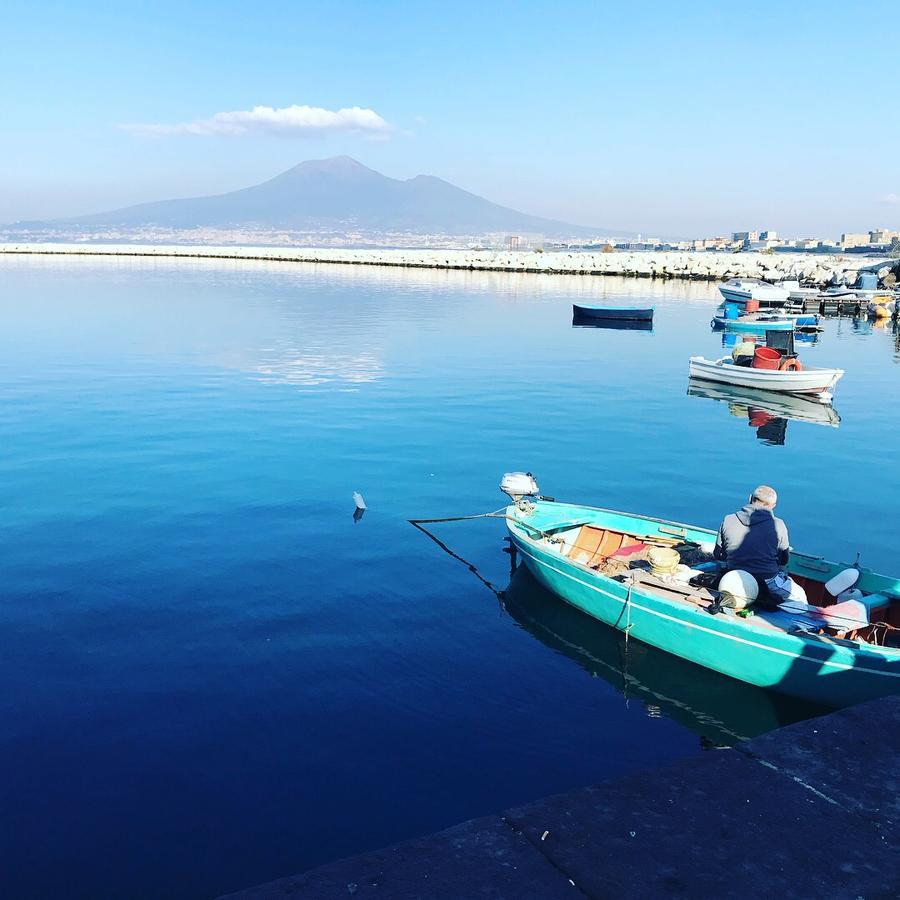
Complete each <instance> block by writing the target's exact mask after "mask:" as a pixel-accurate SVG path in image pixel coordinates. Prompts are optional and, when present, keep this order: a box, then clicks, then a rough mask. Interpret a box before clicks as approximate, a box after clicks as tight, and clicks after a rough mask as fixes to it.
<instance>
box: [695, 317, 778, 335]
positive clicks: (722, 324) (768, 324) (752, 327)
mask: <svg viewBox="0 0 900 900" xmlns="http://www.w3.org/2000/svg"><path fill="white" fill-rule="evenodd" d="M711 324H712V327H713V328H724V329H725V330H726V331H740V332H754V333H756V334H762V333H763V332H766V331H793V330H794V325H795V323H794V320H793V319H755V320H753V321H741V320H740V319H726V318H725V316H716V317H715V318H714V319H713V320H712V322H711Z"/></svg>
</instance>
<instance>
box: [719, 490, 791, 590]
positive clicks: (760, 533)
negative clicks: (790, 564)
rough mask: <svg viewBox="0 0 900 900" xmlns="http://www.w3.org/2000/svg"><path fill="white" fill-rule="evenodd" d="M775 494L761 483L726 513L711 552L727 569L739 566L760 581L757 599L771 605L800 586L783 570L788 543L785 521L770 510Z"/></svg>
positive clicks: (772, 506)
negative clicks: (740, 505)
mask: <svg viewBox="0 0 900 900" xmlns="http://www.w3.org/2000/svg"><path fill="white" fill-rule="evenodd" d="M777 500H778V495H777V494H776V493H775V491H774V490H773V489H772V488H770V487H769V486H768V485H765V484H761V485H760V486H759V487H758V488H757V489H756V490H755V491H754V492H753V493H752V494H751V495H750V501H749V502H748V503H747V505H746V506H744V507H743V508H742V509H739V510H738V511H737V512H736V513H732V514H731V515H729V516H725V518H724V519H723V520H722V524H721V526H720V527H719V534H718V536H717V537H716V546H715V550H714V556H715V558H716V559H720V560H725V565H726V567H727V569H728V571H733V570H734V569H742V570H743V571H745V572H749V573H750V574H751V575H752V576H753V577H754V578H755V579H756V581H757V583H758V584H759V597H758V598H757V603H759V604H760V605H761V606H764V607H765V606H769V607H774V606H777V605H778V604H779V603H783V602H784V601H785V600H788V599H791V598H792V597H794V596H797V594H798V592H799V590H800V589H799V586H798V585H795V584H794V582H793V581H791V579H790V577H789V576H788V575H786V574H785V573H784V572H782V570H781V567H782V566H783V565H785V564H786V563H787V561H788V555H789V551H790V544H789V543H788V533H787V528H786V527H785V524H784V522H782V521H781V519H779V518H777V517H776V516H775V515H774V514H773V513H772V510H773V509H775V503H776V502H777Z"/></svg>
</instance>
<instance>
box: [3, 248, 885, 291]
mask: <svg viewBox="0 0 900 900" xmlns="http://www.w3.org/2000/svg"><path fill="white" fill-rule="evenodd" d="M0 254H29V255H51V256H56V255H78V256H159V257H184V258H189V259H246V260H264V261H267V262H303V263H324V264H343V265H359V266H396V267H401V268H416V269H463V270H471V271H485V272H527V273H534V274H542V273H546V274H554V275H620V276H626V277H637V278H685V279H693V280H697V281H724V280H726V279H728V278H736V277H740V278H764V279H766V280H767V281H776V280H780V279H785V278H790V279H798V280H799V281H803V282H811V283H815V284H821V285H824V284H826V283H827V282H829V281H831V280H832V279H833V278H834V277H835V276H837V277H838V278H839V279H842V280H844V281H847V282H850V281H852V280H853V279H855V277H856V274H857V272H858V271H859V270H860V269H861V268H868V269H871V268H875V269H876V270H877V271H878V272H879V277H884V275H885V274H886V273H887V271H888V268H889V267H891V266H893V265H894V262H895V261H893V260H887V259H881V260H879V259H873V258H872V257H863V256H837V255H824V254H823V255H819V254H801V253H779V254H765V253H689V252H674V251H666V252H660V253H654V252H646V251H644V252H634V253H631V252H615V253H583V252H567V251H564V252H553V253H537V252H515V253H513V252H509V251H487V250H373V249H365V250H334V249H317V248H312V247H296V248H294V247H228V246H222V247H208V246H196V245H194V246H191V245H178V244H169V245H160V244H24V243H20V244H0Z"/></svg>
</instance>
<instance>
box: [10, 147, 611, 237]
mask: <svg viewBox="0 0 900 900" xmlns="http://www.w3.org/2000/svg"><path fill="white" fill-rule="evenodd" d="M16 224H17V225H19V226H29V227H34V226H38V225H41V226H46V225H54V226H57V227H60V226H62V227H67V228H73V229H74V228H97V227H122V228H137V227H141V226H158V227H166V228H185V229H187V228H199V227H211V228H228V227H236V226H241V225H255V226H265V227H272V228H290V229H306V230H315V229H328V228H333V229H348V228H350V229H360V230H367V231H381V232H411V233H420V234H438V233H444V234H484V233H488V232H497V231H509V232H514V233H516V232H522V233H538V234H543V235H547V236H559V237H589V236H592V235H596V234H598V233H601V231H602V233H604V234H609V233H618V234H622V235H625V234H627V232H615V231H610V230H608V229H607V230H601V229H596V228H588V227H585V226H579V225H571V224H568V223H565V222H558V221H555V220H552V219H545V218H542V217H540V216H532V215H529V214H527V213H522V212H518V211H517V210H514V209H509V208H508V207H505V206H500V205H498V204H496V203H492V202H491V201H489V200H486V199H484V198H483V197H479V196H477V195H476V194H472V193H470V192H469V191H465V190H463V189H462V188H458V187H456V186H455V185H452V184H450V183H449V182H447V181H444V180H442V179H440V178H436V177H435V176H432V175H417V176H415V177H414V178H410V179H407V180H399V179H395V178H389V177H388V176H386V175H382V174H381V173H380V172H376V171H375V170H373V169H370V168H368V167H367V166H364V165H362V164H361V163H359V162H357V161H356V160H354V159H351V158H350V157H348V156H338V157H333V158H331V159H324V160H310V161H308V162H303V163H300V164H299V165H297V166H294V167H293V168H292V169H288V170H287V171H286V172H283V173H281V174H280V175H276V176H275V177H274V178H272V179H270V180H269V181H266V182H263V183H262V184H258V185H254V186H252V187H247V188H242V189H240V190H237V191H230V192H228V193H225V194H217V195H213V196H208V197H196V198H186V199H179V200H159V201H155V202H151V203H141V204H138V205H136V206H129V207H125V208H123V209H117V210H112V211H110V212H102V213H94V214H91V215H84V216H75V217H70V218H66V219H57V220H55V221H53V222H40V223H35V222H27V223H16Z"/></svg>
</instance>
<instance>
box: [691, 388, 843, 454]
mask: <svg viewBox="0 0 900 900" xmlns="http://www.w3.org/2000/svg"><path fill="white" fill-rule="evenodd" d="M687 392H688V394H689V395H690V396H691V397H706V398H707V399H708V400H720V401H722V402H724V403H727V404H728V410H729V412H730V413H731V415H733V416H734V417H735V418H739V419H743V418H746V419H747V425H749V426H750V427H751V428H755V429H756V437H757V438H758V439H759V440H761V441H763V442H764V443H766V444H772V445H781V444H784V442H785V440H786V439H787V423H788V419H795V420H796V421H798V422H810V423H812V424H813V425H830V426H831V427H832V428H837V427H838V426H839V425H840V422H841V417H840V416H839V415H838V414H837V412H836V411H835V409H834V408H833V407H832V406H831V405H830V404H827V403H819V402H818V401H816V400H808V399H807V398H805V397H802V396H800V395H798V394H776V393H773V392H772V391H761V390H755V389H753V388H745V387H734V386H732V385H727V384H715V383H713V382H709V381H697V380H696V379H694V378H689V379H688V391H687Z"/></svg>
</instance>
